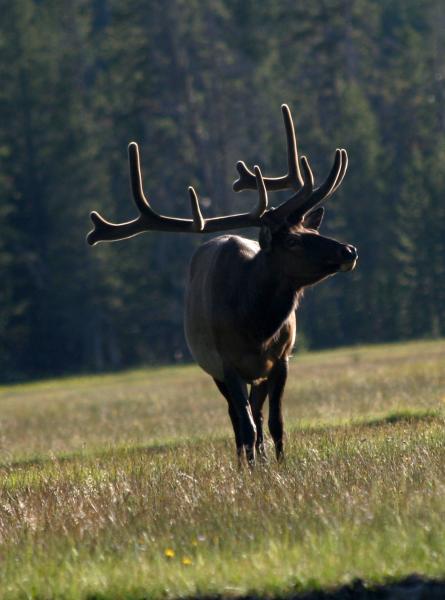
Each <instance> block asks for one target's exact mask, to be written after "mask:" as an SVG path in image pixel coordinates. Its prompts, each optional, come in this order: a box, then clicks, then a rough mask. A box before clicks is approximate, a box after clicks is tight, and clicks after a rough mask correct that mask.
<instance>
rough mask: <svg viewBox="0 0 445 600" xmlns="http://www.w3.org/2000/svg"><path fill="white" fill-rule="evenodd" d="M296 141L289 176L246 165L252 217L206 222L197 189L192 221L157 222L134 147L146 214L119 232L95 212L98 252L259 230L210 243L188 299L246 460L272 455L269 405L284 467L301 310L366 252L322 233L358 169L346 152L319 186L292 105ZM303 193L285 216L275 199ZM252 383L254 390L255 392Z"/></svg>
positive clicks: (135, 187)
mask: <svg viewBox="0 0 445 600" xmlns="http://www.w3.org/2000/svg"><path fill="white" fill-rule="evenodd" d="M282 113H283V118H284V125H285V129H286V137H287V153H288V172H287V174H286V175H284V176H282V177H276V178H272V177H263V176H262V174H261V171H260V169H259V167H257V166H255V167H254V172H251V171H250V170H249V169H248V168H247V167H246V165H245V163H244V162H238V163H237V169H238V172H239V178H238V179H237V180H236V181H235V182H234V184H233V188H234V190H235V191H237V192H238V191H242V190H257V193H258V201H257V203H256V206H254V208H252V210H251V211H250V212H246V213H242V214H235V215H229V216H222V217H216V218H210V219H205V218H204V217H203V216H202V213H201V209H200V205H199V200H198V197H197V195H196V192H195V190H194V189H193V188H192V187H190V188H189V194H190V201H191V211H192V216H193V218H192V219H177V218H171V217H165V216H161V215H159V214H157V213H156V212H155V211H154V210H153V209H152V207H151V206H150V203H149V201H148V199H147V198H146V196H145V195H144V192H143V187H142V178H141V170H140V162H139V150H138V146H137V144H136V143H134V142H132V143H131V144H130V145H129V149H128V150H129V162H130V177H131V187H132V192H133V196H134V201H135V203H136V206H137V208H138V209H139V212H140V215H139V216H138V217H137V218H136V219H134V220H132V221H129V222H126V223H120V224H113V223H109V222H108V221H106V220H105V219H103V218H102V217H101V216H100V215H99V214H98V213H97V212H93V213H91V219H92V221H93V224H94V229H93V230H92V231H91V232H90V233H89V234H88V237H87V240H88V243H89V244H92V245H93V244H95V243H96V242H99V241H105V240H106V241H113V240H121V239H126V238H129V237H131V236H134V235H137V234H139V233H141V232H143V231H151V230H155V231H172V232H189V233H214V232H221V231H227V230H232V229H236V228H240V227H257V228H259V241H258V242H255V241H252V240H250V239H246V238H244V237H240V236H238V235H231V234H226V235H222V236H219V237H216V238H213V239H211V240H210V241H207V242H206V243H204V244H203V245H202V246H200V247H199V248H198V250H197V251H196V253H195V254H194V256H193V258H192V261H191V264H190V270H189V277H188V283H187V291H186V301H185V304H186V306H185V333H186V338H187V342H188V345H189V347H190V350H191V352H192V355H193V356H194V358H195V359H196V361H197V362H198V363H199V365H200V366H201V367H202V368H203V369H204V371H206V372H207V373H208V374H209V375H211V376H212V377H213V379H214V381H215V383H216V385H217V387H218V389H219V391H220V392H221V394H222V395H223V396H224V397H225V399H226V400H227V403H228V409H229V416H230V419H231V421H232V425H233V430H234V433H235V441H236V448H237V453H238V456H239V458H240V460H241V459H242V457H243V455H244V453H245V455H246V458H247V460H248V462H249V463H251V464H253V463H254V461H255V454H256V453H258V455H259V457H261V458H264V457H265V449H264V437H263V417H262V409H263V405H264V402H265V400H266V398H267V396H268V397H269V431H270V433H271V436H272V438H273V441H274V444H275V451H276V456H277V459H278V460H281V459H282V458H283V416H282V396H283V390H284V386H285V383H286V378H287V375H288V358H289V355H290V353H291V351H292V348H293V346H294V342H295V335H296V318H295V311H296V308H297V307H298V301H299V298H300V297H301V293H302V290H303V289H304V288H305V287H306V286H310V285H314V284H315V283H317V282H319V281H321V280H322V279H325V278H326V277H328V276H330V275H333V274H334V273H337V272H339V271H351V270H352V269H353V268H354V267H355V264H356V262H357V257H358V255H357V250H356V248H354V246H351V245H350V244H342V243H340V242H337V241H335V240H333V239H330V238H327V237H324V236H321V235H320V234H319V233H318V229H319V227H320V223H321V221H322V218H323V213H324V209H323V208H322V207H319V206H318V205H320V204H321V203H322V202H324V201H325V200H327V198H328V197H329V196H331V195H332V194H333V193H334V192H335V191H336V190H337V189H338V188H339V186H340V184H341V182H342V180H343V177H344V175H345V173H346V169H347V166H348V157H347V153H346V150H343V149H342V150H339V149H337V150H336V152H335V159H334V163H333V166H332V168H331V170H330V172H329V175H328V176H327V178H326V180H325V181H324V183H323V184H322V185H321V186H320V187H318V188H314V178H313V175H312V172H311V169H310V166H309V163H308V161H307V159H306V158H305V157H304V156H302V157H301V159H299V158H298V153H297V145H296V139H295V131H294V126H293V122H292V117H291V114H290V111H289V108H288V107H287V106H286V105H283V106H282ZM285 189H290V190H293V191H294V194H293V195H292V196H291V197H290V198H289V199H288V200H286V201H285V202H283V203H282V204H280V205H279V206H278V207H277V208H272V207H270V206H269V205H268V196H267V192H268V191H276V190H285ZM248 385H250V392H248Z"/></svg>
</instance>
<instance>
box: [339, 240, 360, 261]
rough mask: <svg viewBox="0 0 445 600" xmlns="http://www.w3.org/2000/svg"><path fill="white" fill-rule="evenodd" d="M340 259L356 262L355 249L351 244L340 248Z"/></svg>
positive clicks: (356, 254)
mask: <svg viewBox="0 0 445 600" xmlns="http://www.w3.org/2000/svg"><path fill="white" fill-rule="evenodd" d="M342 258H343V259H344V260H351V261H352V260H357V258H358V252H357V248H356V247H355V246H352V245H351V244H346V245H345V246H343V248H342Z"/></svg>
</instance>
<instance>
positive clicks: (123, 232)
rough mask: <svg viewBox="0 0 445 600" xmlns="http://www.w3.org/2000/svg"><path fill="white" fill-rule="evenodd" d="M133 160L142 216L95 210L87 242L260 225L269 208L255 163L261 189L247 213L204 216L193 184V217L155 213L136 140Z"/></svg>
mask: <svg viewBox="0 0 445 600" xmlns="http://www.w3.org/2000/svg"><path fill="white" fill-rule="evenodd" d="M128 157H129V163H130V180H131V189H132V192H133V198H134V202H135V204H136V206H137V208H138V210H139V213H140V214H139V216H138V217H137V218H136V219H133V220H132V221H128V222H126V223H110V222H109V221H107V220H106V219H104V218H103V217H102V216H101V215H100V214H99V213H97V212H96V211H93V212H92V213H91V220H92V222H93V225H94V229H93V230H92V231H90V232H89V234H88V235H87V242H88V243H89V244H91V245H94V244H96V243H97V242H102V241H114V240H123V239H126V238H129V237H132V236H134V235H138V234H139V233H142V232H143V231H149V230H152V231H173V232H188V233H212V232H216V231H224V230H227V229H236V228H239V227H252V226H256V227H259V226H260V225H261V218H262V217H263V215H264V214H265V213H266V212H267V207H268V198H267V191H266V187H265V185H264V182H263V177H262V175H261V170H260V168H259V167H257V166H255V167H254V172H255V175H254V177H255V187H256V188H257V189H258V202H257V204H256V206H255V207H254V208H253V209H252V210H251V211H250V212H248V213H241V214H235V215H228V216H225V217H215V218H211V219H204V218H203V216H202V213H201V209H200V206H199V200H198V196H197V194H196V192H195V190H194V188H193V187H189V196H190V202H191V209H192V216H193V218H192V219H178V218H172V217H165V216H162V215H159V214H158V213H156V212H155V211H154V210H153V209H152V207H151V206H150V202H149V201H148V199H147V198H146V196H145V194H144V190H143V186H142V175H141V166H140V160H139V148H138V145H137V144H136V143H135V142H131V144H130V145H129V146H128ZM301 194H302V195H304V196H305V197H307V188H305V186H304V185H303V187H302V189H301Z"/></svg>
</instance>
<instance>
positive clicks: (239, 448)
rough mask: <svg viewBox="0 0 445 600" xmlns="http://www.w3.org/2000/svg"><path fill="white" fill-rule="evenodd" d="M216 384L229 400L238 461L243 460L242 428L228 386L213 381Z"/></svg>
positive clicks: (215, 380)
mask: <svg viewBox="0 0 445 600" xmlns="http://www.w3.org/2000/svg"><path fill="white" fill-rule="evenodd" d="M213 381H214V382H215V383H216V387H217V388H218V389H219V391H220V392H221V394H222V395H223V396H224V398H225V399H226V400H227V404H228V406H229V417H230V420H231V421H232V427H233V432H234V434H235V443H236V454H237V456H238V460H241V456H242V453H243V440H242V436H241V428H240V424H239V421H238V415H237V412H236V410H235V407H234V405H233V402H232V399H231V398H230V394H229V390H228V389H227V386H226V384H225V383H223V382H222V381H218V380H217V379H213Z"/></svg>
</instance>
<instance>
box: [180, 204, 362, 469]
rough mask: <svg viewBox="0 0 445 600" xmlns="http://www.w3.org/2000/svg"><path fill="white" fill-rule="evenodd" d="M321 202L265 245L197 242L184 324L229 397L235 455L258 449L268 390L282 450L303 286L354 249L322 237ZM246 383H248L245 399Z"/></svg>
mask: <svg viewBox="0 0 445 600" xmlns="http://www.w3.org/2000/svg"><path fill="white" fill-rule="evenodd" d="M321 211H322V209H318V210H317V211H314V213H312V214H310V215H308V217H307V218H306V221H305V222H304V223H299V224H297V225H292V226H291V225H288V224H285V225H283V226H282V227H279V228H278V229H277V230H276V231H274V232H272V231H271V232H270V233H269V234H268V236H267V238H268V239H267V240H266V241H265V242H263V244H262V245H263V246H264V247H263V248H261V247H260V245H259V244H257V243H256V242H253V241H251V240H247V239H246V238H242V237H239V236H232V235H226V236H221V237H218V238H215V239H213V240H211V241H209V242H207V243H206V244H204V245H203V246H201V247H200V248H199V249H198V250H197V252H196V254H195V255H194V257H193V259H192V263H191V267H190V275H189V282H188V286H187V294H186V314H185V328H186V335H187V340H188V343H189V346H190V349H191V351H192V353H193V355H194V357H195V359H196V360H197V362H198V363H199V364H200V365H201V367H202V368H203V369H204V370H205V371H207V372H208V373H209V374H210V375H211V376H212V377H213V378H214V380H215V382H216V384H217V386H218V388H219V390H220V391H221V392H222V393H223V395H224V396H225V397H226V399H227V401H228V404H229V414H230V417H231V420H232V424H233V427H234V431H235V437H236V443H237V449H238V453H239V455H241V454H242V453H243V450H244V448H245V449H246V451H247V455H248V459H249V460H250V461H253V460H254V456H255V446H256V448H257V450H258V451H259V452H260V453H261V454H263V453H264V447H263V434H262V406H263V404H264V401H265V399H266V397H267V395H269V402H270V409H269V414H270V418H269V429H270V432H271V435H272V437H273V439H274V442H275V447H276V453H277V457H278V458H279V459H281V458H282V456H283V418H282V411H281V399H282V394H283V389H284V385H285V383H286V377H287V361H288V357H289V355H290V353H291V351H292V348H293V345H294V340H295V332H296V319H295V310H296V308H297V306H298V300H299V297H300V295H301V293H302V290H303V288H304V287H305V286H307V285H313V284H315V283H317V282H318V281H321V280H322V279H324V278H325V277H327V276H329V275H332V274H333V273H335V272H337V271H339V270H346V269H347V270H350V269H351V268H353V266H354V265H355V261H356V258H357V255H356V251H355V248H353V247H352V246H347V245H345V244H341V243H339V242H337V241H335V240H332V239H329V238H325V237H322V236H320V235H319V234H318V231H317V230H316V228H313V229H310V228H309V226H311V225H312V226H313V227H318V225H319V223H320V221H321V216H322V212H321ZM247 384H250V385H251V391H250V398H249V397H248V394H247Z"/></svg>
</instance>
